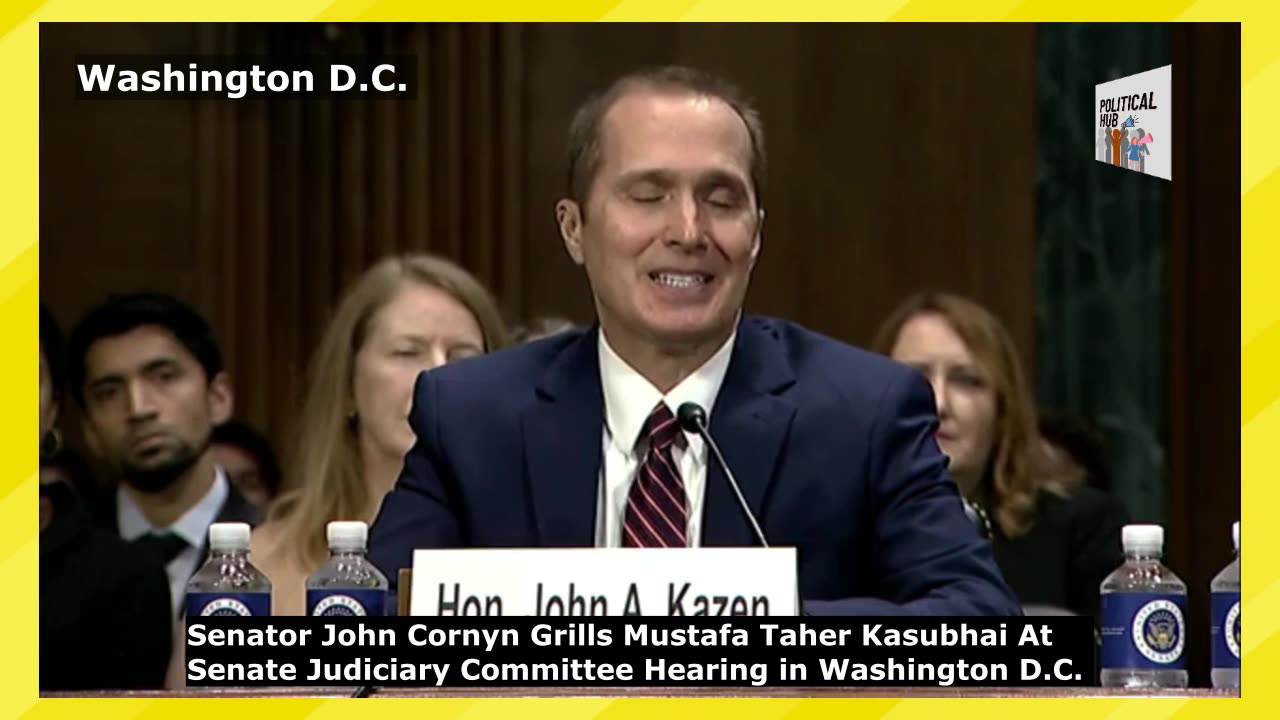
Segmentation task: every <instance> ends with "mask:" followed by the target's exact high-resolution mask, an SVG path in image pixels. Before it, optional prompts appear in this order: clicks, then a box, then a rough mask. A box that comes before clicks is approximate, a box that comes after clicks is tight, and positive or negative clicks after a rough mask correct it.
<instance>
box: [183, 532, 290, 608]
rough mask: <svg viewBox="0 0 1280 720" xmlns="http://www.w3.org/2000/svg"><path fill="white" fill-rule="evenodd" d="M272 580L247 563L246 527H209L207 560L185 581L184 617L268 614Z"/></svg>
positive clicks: (247, 536) (247, 542)
mask: <svg viewBox="0 0 1280 720" xmlns="http://www.w3.org/2000/svg"><path fill="white" fill-rule="evenodd" d="M270 614H271V581H270V580H268V579H267V576H266V575H263V574H262V572H261V571H260V570H258V568H256V567H254V566H253V565H252V564H251V563H250V562H249V526H248V525H247V524H245V523H214V524H212V525H210V526H209V560H208V561H206V562H205V564H204V567H202V568H200V569H199V570H198V571H197V572H196V574H195V575H192V576H191V580H190V581H189V582H188V583H187V617H188V618H193V617H203V616H207V615H263V616H265V615H270Z"/></svg>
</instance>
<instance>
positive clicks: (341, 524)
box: [325, 520, 369, 550]
mask: <svg viewBox="0 0 1280 720" xmlns="http://www.w3.org/2000/svg"><path fill="white" fill-rule="evenodd" d="M325 530H326V533H325V534H326V535H327V536H328V538H329V549H330V550H364V547H365V543H366V542H367V541H368V539H369V526H368V525H367V524H365V523H363V522H360V521H359V520H335V521H333V522H331V523H329V525H328V526H327V527H326V529H325Z"/></svg>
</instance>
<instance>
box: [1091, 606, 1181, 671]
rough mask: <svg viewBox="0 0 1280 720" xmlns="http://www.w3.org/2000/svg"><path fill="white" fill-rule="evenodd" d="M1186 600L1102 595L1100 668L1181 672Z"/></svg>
mask: <svg viewBox="0 0 1280 720" xmlns="http://www.w3.org/2000/svg"><path fill="white" fill-rule="evenodd" d="M1186 615H1187V597H1186V596H1185V595H1176V594H1173V593H1106V594H1104V595H1103V596H1102V622H1101V631H1102V667H1104V668H1107V669H1134V670H1182V669H1184V668H1185V667H1186V664H1187V659H1186V656H1185V655H1184V654H1183V650H1184V649H1185V647H1186V629H1187V626H1186Z"/></svg>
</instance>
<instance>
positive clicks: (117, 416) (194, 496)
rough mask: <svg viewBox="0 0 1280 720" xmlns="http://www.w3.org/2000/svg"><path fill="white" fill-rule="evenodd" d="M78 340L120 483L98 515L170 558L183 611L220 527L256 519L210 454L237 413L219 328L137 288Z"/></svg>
mask: <svg viewBox="0 0 1280 720" xmlns="http://www.w3.org/2000/svg"><path fill="white" fill-rule="evenodd" d="M68 344H69V351H68V361H69V366H70V372H69V376H70V385H71V392H72V394H73V395H74V396H75V398H76V401H77V402H78V403H79V404H80V406H81V407H82V408H83V409H84V425H85V436H86V440H87V442H88V444H89V446H90V447H91V448H92V449H93V451H94V452H95V453H96V454H97V455H98V457H99V458H100V459H101V460H102V461H103V463H104V464H105V465H106V466H107V467H108V468H110V469H111V470H112V471H113V472H114V473H115V474H116V475H117V476H118V477H119V479H120V480H121V483H120V485H119V487H118V488H116V489H115V490H114V491H111V492H109V493H106V494H105V495H104V496H103V497H102V498H100V500H99V502H98V503H97V508H96V515H97V518H98V522H99V523H100V524H102V525H103V526H105V527H108V528H110V529H112V530H114V531H116V532H117V533H119V534H120V536H121V537H122V538H124V539H125V540H128V541H130V542H132V543H134V544H135V545H137V546H140V547H143V548H146V549H147V550H149V551H150V552H152V553H153V555H154V556H155V557H156V558H158V559H159V561H160V562H162V563H163V564H164V566H165V570H166V572H167V574H168V576H169V588H170V595H171V597H170V600H171V603H172V609H173V613H174V616H175V617H177V616H179V615H180V614H181V608H182V603H183V599H184V596H185V594H186V583H187V580H188V579H189V578H190V577H191V575H192V573H194V572H195V570H196V569H197V568H198V567H199V565H200V563H201V562H203V559H204V557H205V555H206V552H207V536H208V530H209V525H211V524H212V523H214V522H249V523H254V522H256V519H257V513H256V511H255V510H254V508H253V507H252V506H251V505H250V504H249V503H248V502H247V501H245V499H244V498H243V497H242V496H241V495H240V493H239V492H237V491H236V489H235V488H234V487H232V486H231V483H230V482H228V480H227V478H226V474H225V473H224V472H223V471H222V470H221V469H220V468H218V467H217V466H216V464H215V463H214V459H213V453H212V452H211V451H210V436H211V434H212V432H213V427H214V426H215V425H217V424H218V423H221V422H224V421H225V420H226V419H227V418H228V417H230V415H231V410H232V391H231V382H230V380H229V378H228V377H227V374H226V372H224V371H223V368H222V355H221V353H220V352H219V350H218V346H217V344H216V342H215V341H214V338H213V332H212V330H211V329H210V328H209V324H208V323H207V322H206V321H205V319H204V318H203V317H201V316H200V315H199V313H197V312H196V311H195V310H193V309H192V308H190V307H189V306H187V305H185V304H184V303H182V302H180V301H178V300H177V299H175V298H172V297H170V296H167V295H161V294H133V295H127V296H122V297H115V298H112V299H110V300H108V301H107V302H105V303H103V304H101V305H99V306H97V307H95V308H93V309H92V310H90V311H89V312H88V313H87V314H86V315H85V316H84V318H82V319H81V320H80V323H79V324H78V325H77V326H76V327H75V329H74V330H73V331H72V332H71V337H70V342H69V343H68Z"/></svg>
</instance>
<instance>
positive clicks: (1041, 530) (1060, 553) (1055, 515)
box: [874, 292, 1126, 616]
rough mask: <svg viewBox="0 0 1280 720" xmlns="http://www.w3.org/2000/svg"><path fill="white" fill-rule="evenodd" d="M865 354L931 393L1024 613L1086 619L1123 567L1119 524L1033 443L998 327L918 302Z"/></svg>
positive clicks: (981, 316)
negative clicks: (923, 382) (915, 373)
mask: <svg viewBox="0 0 1280 720" xmlns="http://www.w3.org/2000/svg"><path fill="white" fill-rule="evenodd" d="M874 347H875V349H876V350H877V351H878V352H881V353H884V354H886V355H889V356H891V357H892V358H893V359H895V360H897V361H899V362H901V363H903V364H906V365H910V366H912V367H914V368H916V369H917V370H919V371H920V372H921V373H923V374H924V376H925V377H926V378H927V379H928V380H929V383H930V384H931V385H932V386H933V392H934V398H935V400H936V403H937V406H938V417H939V421H940V424H939V426H938V433H937V439H938V445H939V446H940V447H941V449H942V451H943V452H944V453H945V454H946V455H947V457H948V458H949V459H950V474H951V477H952V479H954V480H955V482H956V485H957V486H959V489H960V492H961V494H962V495H963V497H964V501H965V503H966V505H967V506H968V510H969V514H970V516H971V517H973V518H974V519H975V522H977V523H978V525H979V528H980V530H981V531H982V532H983V533H984V534H985V535H986V536H987V537H989V538H990V539H991V542H992V545H993V550H994V552H995V557H996V562H997V563H998V564H999V566H1000V570H1001V572H1003V573H1004V576H1005V580H1006V581H1008V583H1009V585H1010V587H1012V588H1013V590H1014V592H1015V593H1017V595H1018V597H1019V599H1020V600H1021V601H1022V604H1023V606H1024V608H1025V607H1030V608H1031V609H1032V610H1033V611H1039V610H1042V609H1044V606H1049V607H1050V608H1056V609H1066V610H1069V611H1071V612H1073V613H1076V614H1079V615H1093V616H1096V614H1097V607H1098V587H1099V585H1101V583H1102V580H1103V578H1105V577H1106V576H1107V574H1108V573H1110V572H1111V571H1112V570H1114V569H1115V568H1116V567H1117V566H1118V565H1120V563H1121V561H1122V560H1123V558H1124V555H1123V551H1122V549H1121V546H1120V529H1121V527H1122V526H1123V525H1124V523H1125V520H1126V514H1125V511H1124V509H1123V508H1122V507H1121V505H1120V504H1119V503H1118V502H1116V501H1115V500H1114V499H1112V498H1111V497H1109V496H1107V495H1106V494H1104V493H1102V492H1100V491H1098V490H1095V489H1093V488H1091V487H1089V486H1088V484H1087V483H1086V482H1085V478H1084V473H1083V472H1082V471H1081V470H1080V468H1079V467H1078V466H1076V465H1075V464H1073V463H1071V462H1070V461H1069V460H1068V459H1067V458H1066V457H1065V456H1063V454H1061V453H1058V452H1056V451H1055V450H1054V449H1053V448H1052V446H1051V445H1050V444H1049V443H1047V442H1046V441H1045V440H1044V439H1043V438H1042V437H1041V436H1040V433H1039V431H1038V429H1037V424H1038V419H1037V415H1036V409H1035V403H1034V400H1033V399H1032V395H1031V390H1030V388H1029V387H1028V385H1027V381H1026V378H1025V377H1024V376H1023V373H1022V367H1021V365H1020V363H1019V362H1018V356H1017V351H1016V350H1015V349H1014V346H1013V341H1012V340H1011V339H1010V337H1009V334H1008V332H1007V331H1006V330H1005V328H1004V326H1003V325H1001V324H1000V322H999V321H998V320H996V318H995V317H994V316H993V315H992V314H991V313H990V312H988V311H987V310H986V309H984V308H983V307H981V306H980V305H978V304H977V303H975V302H973V301H971V300H967V299H965V298H962V297H958V296H956V295H949V294H946V293H935V292H930V293H921V294H918V295H915V296H913V297H911V298H909V299H907V301H906V302H904V303H903V304H902V305H900V306H899V307H898V308H897V309H896V310H895V311H894V312H893V314H892V315H890V317H889V319H888V320H887V321H886V322H885V324H884V325H883V327H882V328H881V329H880V332H879V333H878V334H877V336H876V340H875V343H874ZM1050 611H1052V610H1050Z"/></svg>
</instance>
